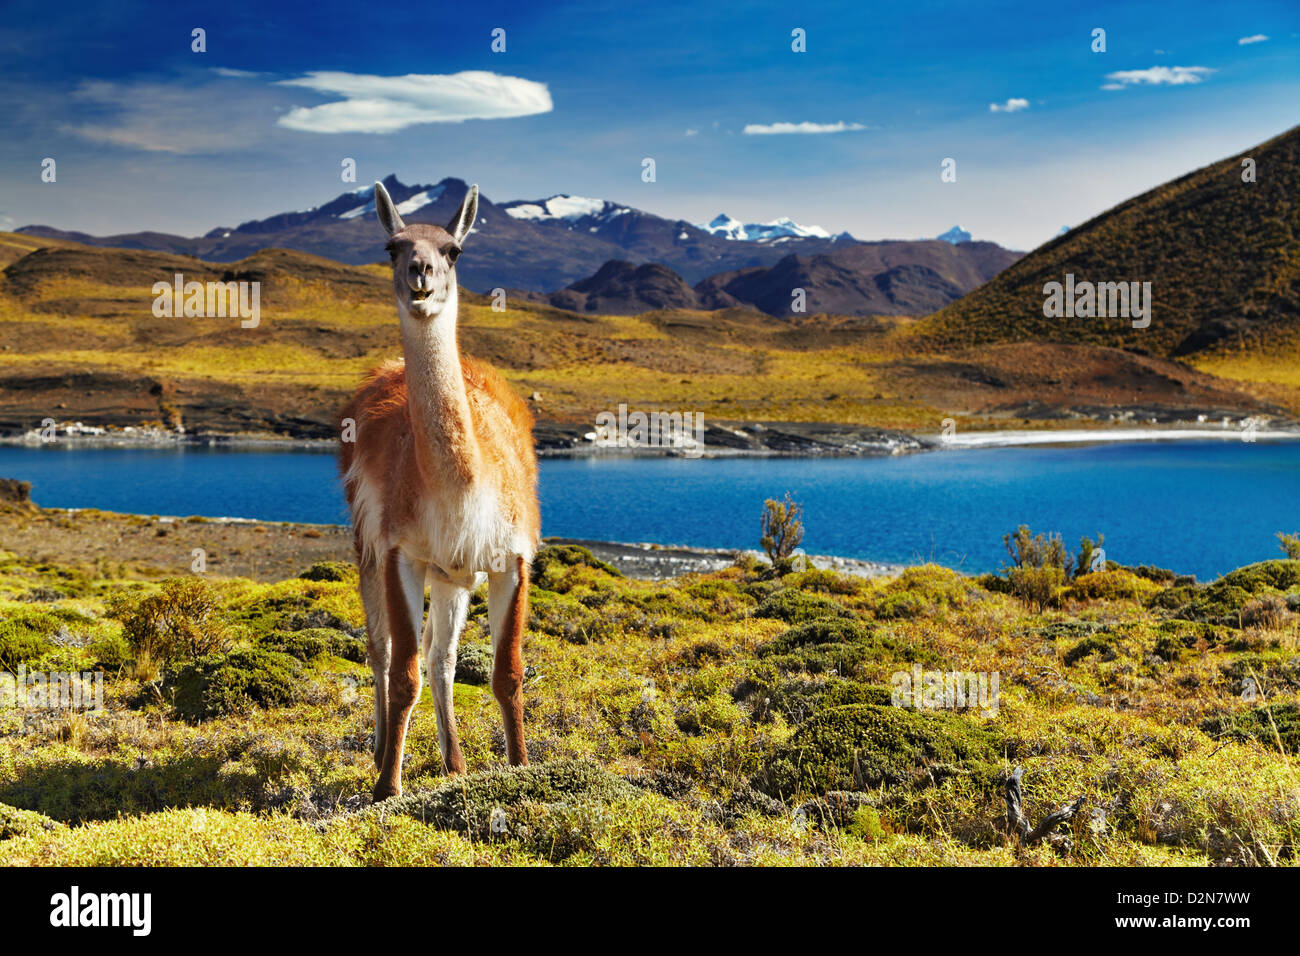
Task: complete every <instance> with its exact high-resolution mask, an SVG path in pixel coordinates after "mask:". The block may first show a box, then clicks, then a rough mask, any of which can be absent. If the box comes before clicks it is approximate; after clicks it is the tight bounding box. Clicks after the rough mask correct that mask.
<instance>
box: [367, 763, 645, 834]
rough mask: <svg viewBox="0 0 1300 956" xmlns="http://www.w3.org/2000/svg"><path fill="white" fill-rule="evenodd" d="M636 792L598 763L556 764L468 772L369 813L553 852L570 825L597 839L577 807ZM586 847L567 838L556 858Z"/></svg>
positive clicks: (595, 804) (387, 803) (383, 805)
mask: <svg viewBox="0 0 1300 956" xmlns="http://www.w3.org/2000/svg"><path fill="white" fill-rule="evenodd" d="M634 793H635V791H634V790H633V788H632V786H631V785H630V784H628V783H627V782H626V781H624V780H623V779H622V778H621V777H617V776H615V775H614V774H612V773H610V772H609V771H608V770H605V769H604V768H603V767H601V766H599V765H598V764H596V763H593V762H591V761H586V760H554V761H550V762H548V763H542V764H533V765H531V766H527V767H509V768H502V769H498V770H485V771H482V772H480V773H473V774H468V775H466V776H463V777H458V778H457V779H455V780H449V781H447V782H446V783H443V784H441V785H439V786H437V787H435V788H434V789H432V790H427V791H423V792H417V793H408V794H404V795H403V796H400V797H394V798H393V799H391V800H385V801H384V802H383V803H381V804H378V805H376V806H375V807H374V808H373V809H372V810H370V811H369V812H370V813H372V814H377V815H380V816H389V815H391V814H402V815H404V816H409V817H413V818H414V819H416V820H419V821H421V822H422V823H425V824H428V825H429V826H433V827H437V828H438V829H440V830H453V831H456V832H458V833H464V834H467V835H469V836H472V837H473V838H474V839H476V840H489V839H494V838H495V839H510V838H515V839H522V840H525V841H527V842H529V843H531V844H533V845H534V846H536V847H537V848H538V849H539V850H540V851H541V852H543V853H547V854H549V853H550V852H551V849H552V845H553V844H554V842H555V840H556V838H557V837H559V838H563V837H564V836H565V835H564V834H563V832H562V831H563V830H564V829H565V826H566V824H567V825H574V828H575V829H576V830H577V831H578V832H579V834H581V833H583V832H584V831H587V835H588V836H590V835H591V834H590V832H589V831H588V827H587V823H590V822H591V821H590V819H587V820H584V819H580V818H579V816H578V815H577V814H576V810H575V808H577V807H579V806H583V805H585V806H587V807H589V808H597V807H600V806H602V805H604V804H607V803H610V802H613V801H617V800H622V799H627V798H628V797H630V796H632V795H633V794H634ZM493 811H500V812H499V813H498V814H497V819H498V821H499V823H498V826H499V828H500V830H501V832H499V833H494V831H493V828H492V819H493ZM586 848H589V844H588V841H587V840H582V839H580V840H579V841H578V845H573V844H572V843H569V842H568V841H567V840H566V842H565V843H561V844H559V845H558V846H556V847H555V850H556V852H555V857H556V858H563V857H564V856H567V855H571V854H572V853H573V852H575V851H576V850H577V849H586Z"/></svg>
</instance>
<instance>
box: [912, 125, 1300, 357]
mask: <svg viewBox="0 0 1300 956" xmlns="http://www.w3.org/2000/svg"><path fill="white" fill-rule="evenodd" d="M1246 159H1250V160H1252V161H1253V164H1254V169H1255V181H1254V182H1248V181H1243V178H1242V176H1243V160H1246ZM1297 196H1300V127H1293V128H1292V129H1290V130H1288V131H1287V132H1285V133H1283V134H1281V135H1280V136H1276V137H1274V138H1273V139H1270V140H1268V141H1267V142H1264V143H1261V144H1259V145H1258V146H1255V147H1252V148H1250V149H1247V150H1244V151H1242V152H1241V153H1238V154H1237V155H1235V156H1231V157H1229V158H1227V159H1223V160H1220V161H1219V162H1216V163H1212V164H1210V165H1209V166H1206V167H1204V168H1202V169H1198V170H1196V171H1194V172H1191V173H1188V174H1187V175H1185V176H1182V177H1180V178H1178V179H1175V180H1173V181H1172V182H1169V183H1165V184H1164V185H1163V186H1158V187H1156V188H1155V189H1152V190H1150V191H1149V192H1146V193H1143V194H1142V195H1140V196H1136V197H1134V198H1133V199H1130V200H1128V201H1126V202H1123V203H1121V204H1120V205H1118V206H1116V207H1115V208H1113V209H1110V210H1108V211H1106V212H1104V213H1102V214H1101V215H1099V216H1097V217H1095V218H1094V219H1091V220H1090V221H1088V222H1086V223H1084V224H1083V225H1081V226H1077V227H1075V228H1074V229H1072V230H1070V231H1068V232H1067V233H1065V234H1064V235H1061V236H1058V237H1057V238H1055V239H1053V240H1051V241H1049V242H1047V243H1046V244H1044V245H1043V246H1040V247H1039V248H1038V249H1036V250H1034V251H1033V252H1031V253H1030V254H1029V255H1027V256H1025V257H1024V258H1023V259H1021V260H1020V261H1019V262H1017V263H1015V265H1013V266H1011V267H1010V268H1008V269H1007V270H1006V271H1005V272H1002V273H1001V274H999V275H998V276H997V277H996V278H994V279H992V280H991V281H990V282H988V283H987V284H986V285H984V286H982V287H980V288H978V289H976V290H974V291H973V292H970V293H968V294H967V295H965V296H964V297H963V298H961V299H960V300H958V301H957V302H954V303H953V304H951V305H949V306H948V307H946V308H944V309H942V310H941V311H940V312H938V313H937V314H935V315H933V316H931V317H930V318H928V319H927V320H925V322H924V323H923V324H922V325H921V326H920V327H919V328H918V330H917V331H918V333H920V334H922V335H924V336H926V337H928V338H929V339H931V340H932V342H933V343H934V344H935V345H936V346H938V347H944V348H951V347H961V346H969V345H977V344H983V343H991V342H1024V341H1052V342H1071V343H1087V344H1093V345H1106V346H1111V347H1115V348H1123V349H1131V350H1136V351H1141V352H1145V353H1148V354H1152V355H1164V356H1183V355H1191V354H1194V353H1198V352H1204V351H1207V350H1213V349H1219V348H1225V347H1229V346H1231V347H1239V346H1241V345H1244V344H1250V345H1252V346H1255V347H1259V346H1265V347H1268V346H1269V344H1270V343H1275V344H1276V343H1293V342H1294V341H1295V340H1296V338H1297V337H1298V336H1300V202H1298V201H1297ZM1067 274H1068V275H1073V276H1074V277H1075V280H1077V281H1083V280H1087V281H1089V282H1094V283H1098V282H1150V283H1151V293H1152V315H1151V321H1150V325H1149V327H1147V328H1134V327H1133V324H1132V322H1131V321H1130V320H1129V319H1128V318H1124V317H1117V318H1082V317H1080V318H1048V317H1046V316H1044V315H1043V301H1044V292H1043V287H1044V285H1045V284H1047V283H1049V282H1064V281H1065V277H1066V275H1067Z"/></svg>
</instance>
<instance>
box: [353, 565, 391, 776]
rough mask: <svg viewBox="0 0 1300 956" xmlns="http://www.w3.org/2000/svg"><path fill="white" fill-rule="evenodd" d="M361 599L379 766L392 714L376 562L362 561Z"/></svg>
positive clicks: (380, 576) (381, 589) (381, 587)
mask: <svg viewBox="0 0 1300 956" xmlns="http://www.w3.org/2000/svg"><path fill="white" fill-rule="evenodd" d="M359 563H360V571H361V603H362V605H363V606H364V607H365V609H366V657H367V658H368V659H369V662H370V672H371V673H372V674H374V677H375V769H376V770H377V769H379V768H380V767H382V766H383V765H384V741H385V740H386V739H387V731H386V729H385V725H386V723H387V718H388V659H389V656H390V655H389V647H388V624H387V622H386V620H385V614H384V585H383V572H382V571H381V570H380V568H379V567H378V566H377V565H375V564H372V563H366V562H359Z"/></svg>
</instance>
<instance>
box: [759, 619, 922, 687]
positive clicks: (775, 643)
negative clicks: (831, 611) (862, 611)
mask: <svg viewBox="0 0 1300 956" xmlns="http://www.w3.org/2000/svg"><path fill="white" fill-rule="evenodd" d="M758 656H759V658H760V659H766V660H769V661H770V662H771V663H772V665H773V666H775V667H776V668H777V670H779V671H782V672H787V673H788V672H791V671H803V672H805V673H809V674H822V673H829V672H836V673H839V674H845V675H848V674H852V673H853V672H854V670H855V669H856V668H857V666H858V664H860V663H862V662H864V661H867V660H873V661H887V660H903V661H929V660H931V659H932V658H933V657H934V655H933V652H931V651H929V650H928V649H927V648H925V647H922V646H919V645H916V644H912V643H908V642H904V641H900V640H899V639H897V638H895V637H893V636H891V635H889V634H885V633H882V632H880V631H878V630H877V629H876V628H875V627H874V626H872V625H870V624H867V623H866V622H864V621H862V620H860V619H857V618H843V617H823V618H818V619H816V620H813V621H805V622H804V623H803V624H798V625H795V626H794V627H792V628H791V629H790V630H788V631H785V632H784V633H782V634H780V635H778V636H777V637H776V638H774V639H773V640H771V641H768V642H767V643H765V644H762V645H760V646H759V648H758Z"/></svg>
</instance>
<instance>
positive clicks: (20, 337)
mask: <svg viewBox="0 0 1300 956" xmlns="http://www.w3.org/2000/svg"><path fill="white" fill-rule="evenodd" d="M467 255H468V253H467ZM0 263H3V264H5V267H4V272H3V277H2V278H0V429H3V430H6V431H9V432H21V431H25V430H27V429H30V428H34V427H37V426H38V425H39V423H40V421H41V420H42V419H44V418H46V417H54V418H56V419H57V420H60V421H63V420H68V421H72V420H80V421H83V422H86V423H87V424H98V425H119V426H120V425H125V424H141V423H143V422H150V421H152V422H160V423H163V424H167V425H172V426H174V425H176V424H183V425H184V426H185V427H186V428H187V429H188V430H189V431H191V432H194V431H214V432H269V433H276V434H290V435H296V436H317V437H331V436H332V421H333V416H334V413H335V410H336V409H337V408H338V407H339V406H340V405H341V404H342V403H343V401H344V399H345V397H346V395H347V394H348V392H349V391H350V389H352V388H353V387H355V385H356V384H357V383H358V382H359V381H360V380H361V378H362V376H363V375H364V374H365V372H366V371H367V370H368V369H370V368H371V367H373V366H374V365H375V364H377V363H378V362H379V361H381V360H383V359H386V358H389V357H392V356H394V355H398V354H400V351H401V347H400V342H399V338H398V327H397V317H396V314H395V307H394V306H393V304H392V291H391V279H390V278H389V272H388V269H387V267H385V266H380V265H373V266H345V265H341V264H339V263H335V262H331V261H330V260H327V259H320V258H317V257H314V256H309V255H306V254H303V253H297V252H288V251H285V250H281V249H268V250H265V251H263V252H259V253H257V254H256V255H254V256H250V257H249V258H248V259H245V260H243V261H241V262H237V263H232V264H230V265H228V266H227V265H221V264H211V263H204V262H201V261H200V260H197V259H192V258H187V257H184V256H175V255H169V254H166V253H157V252H145V251H138V250H122V249H105V248H96V247H88V246H80V245H77V244H76V243H66V242H51V241H49V240H37V239H34V238H33V237H31V236H27V235H15V234H4V233H0ZM178 272H179V273H181V274H183V275H184V276H185V277H186V279H187V280H196V281H227V280H240V279H243V280H249V281H252V280H256V281H260V282H261V283H262V286H261V322H260V324H259V326H258V327H257V328H253V329H244V328H241V327H240V323H239V321H238V320H237V319H231V318H157V317H155V316H154V315H153V313H152V305H153V298H154V297H153V294H152V292H151V287H152V285H153V283H154V282H157V281H160V280H164V281H170V280H171V277H172V276H173V275H175V274H176V273H178ZM462 295H463V301H462V309H461V313H462V314H461V321H460V327H461V343H462V348H463V349H464V350H465V351H466V352H468V353H469V354H473V355H476V356H480V357H482V358H485V359H488V360H489V361H491V362H493V363H494V364H496V365H497V366H498V367H499V368H501V369H502V371H503V372H504V373H505V375H506V378H507V379H508V380H509V381H510V382H511V384H513V385H514V386H515V388H516V389H517V390H518V391H519V392H520V394H522V395H524V396H525V397H531V396H533V395H534V394H535V393H536V394H537V395H539V396H540V398H539V399H537V400H534V401H532V406H533V409H534V411H535V412H536V414H537V415H538V417H539V419H541V420H544V421H548V420H549V421H555V422H572V423H590V422H592V421H594V417H595V415H596V413H597V412H599V411H601V410H604V409H611V408H616V407H617V406H618V404H619V403H621V402H626V403H628V404H629V405H630V406H631V407H634V408H643V409H652V408H664V409H669V410H672V409H677V410H683V409H686V410H696V411H699V412H702V413H703V414H704V415H705V416H706V418H707V419H709V420H710V421H737V422H745V421H804V422H842V423H847V424H855V425H868V426H876V427H886V428H901V429H907V430H930V431H933V430H937V429H938V427H939V423H940V421H941V420H942V419H944V418H946V417H954V418H956V419H957V420H958V421H959V422H961V423H962V424H963V426H965V425H967V424H971V425H978V426H979V427H1006V426H1013V427H1014V426H1025V425H1029V424H1034V423H1036V424H1040V425H1048V426H1050V425H1051V424H1053V423H1067V424H1068V423H1071V422H1072V421H1073V420H1078V419H1079V418H1082V419H1084V420H1087V419H1089V418H1093V419H1096V420H1099V421H1101V422H1105V421H1107V420H1108V417H1109V415H1110V414H1111V413H1113V412H1114V411H1115V410H1116V409H1117V408H1129V409H1133V410H1135V411H1136V413H1137V415H1138V417H1139V418H1140V419H1141V420H1145V419H1146V418H1147V417H1149V416H1156V417H1160V418H1161V420H1165V419H1167V418H1180V419H1184V420H1186V419H1194V418H1195V416H1196V414H1197V413H1201V412H1207V411H1208V412H1212V413H1214V415H1215V416H1216V417H1217V415H1219V414H1228V413H1231V414H1234V415H1239V414H1244V413H1246V412H1247V411H1255V410H1258V409H1259V408H1260V406H1261V401H1264V402H1272V403H1274V404H1275V405H1281V406H1287V405H1288V396H1289V394H1290V393H1289V392H1288V391H1287V389H1286V387H1282V388H1281V389H1280V392H1279V395H1280V399H1281V400H1280V401H1278V400H1276V399H1275V398H1274V397H1273V396H1271V395H1266V396H1264V397H1263V398H1262V399H1257V398H1255V397H1252V396H1251V395H1249V394H1246V393H1245V391H1244V390H1239V389H1238V387H1237V386H1236V385H1234V384H1232V383H1227V382H1223V381H1219V380H1216V379H1214V378H1211V377H1210V376H1208V375H1204V374H1198V373H1196V372H1193V371H1192V370H1191V369H1189V368H1187V367H1186V366H1183V365H1180V364H1178V363H1174V362H1169V361H1166V360H1162V359H1149V360H1146V359H1144V360H1138V359H1137V358H1136V357H1134V356H1132V355H1129V354H1126V353H1123V352H1118V351H1114V350H1107V349H1100V348H1096V347H1089V348H1088V350H1086V354H1083V355H1082V356H1081V355H1080V354H1075V353H1069V352H1068V351H1067V350H1063V349H1062V348H1061V347H1057V346H1051V345H1046V346H1044V345H1040V344H1031V345H1021V344H1013V345H1010V346H992V347H989V346H979V347H975V348H963V349H949V350H947V351H944V350H937V349H935V348H932V347H929V346H927V345H926V341H925V340H923V339H918V338H917V337H915V336H912V335H910V334H909V332H908V329H909V326H910V325H911V323H912V320H910V319H898V318H895V319H887V320H877V319H854V318H845V317H839V316H828V315H824V314H817V315H808V316H800V317H798V318H788V319H784V320H776V319H773V318H771V317H769V316H765V315H763V314H761V313H758V312H753V311H748V310H743V309H726V310H721V311H715V312H697V311H685V310H663V311H657V312H649V313H645V314H643V315H640V316H616V315H590V314H578V313H574V312H568V311H565V310H562V309H557V308H554V307H551V306H549V305H545V304H539V303H531V302H524V301H516V300H508V301H507V309H506V310H505V311H503V312H498V311H493V310H492V308H491V302H490V300H489V299H487V298H485V297H481V296H476V295H474V294H473V293H469V292H463V293H462ZM921 346H926V347H924V348H922V347H921ZM1234 371H1235V370H1234ZM1276 371H1277V373H1278V374H1284V373H1285V370H1284V369H1282V368H1278V369H1277V370H1276ZM1085 372H1086V374H1085ZM1251 374H1252V371H1251V370H1249V369H1248V370H1246V371H1245V372H1244V373H1242V375H1243V377H1245V378H1250V376H1251ZM1269 374H1272V373H1271V372H1269V371H1267V370H1265V371H1261V372H1260V373H1259V376H1260V378H1261V379H1267V378H1268V375H1269ZM1292 407H1296V408H1297V409H1298V410H1300V406H1292ZM1063 409H1072V411H1069V412H1068V413H1065V414H1063V412H1062V410H1063Z"/></svg>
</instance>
